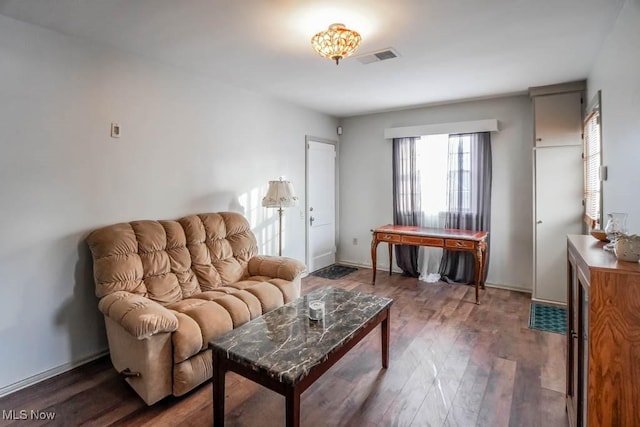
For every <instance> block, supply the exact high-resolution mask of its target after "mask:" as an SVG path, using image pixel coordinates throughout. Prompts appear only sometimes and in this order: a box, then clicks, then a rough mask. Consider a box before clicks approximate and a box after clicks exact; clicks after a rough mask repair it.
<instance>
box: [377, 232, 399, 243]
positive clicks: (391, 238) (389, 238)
mask: <svg viewBox="0 0 640 427" xmlns="http://www.w3.org/2000/svg"><path fill="white" fill-rule="evenodd" d="M378 240H379V241H381V242H391V243H400V240H402V236H400V235H398V234H389V233H378Z"/></svg>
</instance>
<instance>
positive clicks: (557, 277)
mask: <svg viewBox="0 0 640 427" xmlns="http://www.w3.org/2000/svg"><path fill="white" fill-rule="evenodd" d="M584 89H585V84H584V82H576V83H571V84H563V85H554V86H545V87H537V88H530V90H529V93H530V95H531V98H532V102H533V111H534V138H533V139H534V144H533V182H534V188H533V197H534V202H533V256H534V268H533V276H534V277H533V296H532V298H533V299H534V300H537V301H541V302H552V303H559V304H566V302H567V287H566V283H567V261H566V258H567V243H566V242H567V234H580V233H582V217H583V211H584V209H583V206H582V197H583V195H582V191H583V185H582V179H583V178H582V116H583V108H582V107H583V103H582V98H583V94H584Z"/></svg>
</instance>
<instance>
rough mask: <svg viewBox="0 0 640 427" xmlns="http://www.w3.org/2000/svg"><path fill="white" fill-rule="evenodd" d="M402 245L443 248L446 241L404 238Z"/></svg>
mask: <svg viewBox="0 0 640 427" xmlns="http://www.w3.org/2000/svg"><path fill="white" fill-rule="evenodd" d="M402 243H406V244H408V245H421V246H440V247H442V246H443V243H444V241H443V240H442V239H434V238H433V237H418V236H402Z"/></svg>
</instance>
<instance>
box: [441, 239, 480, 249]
mask: <svg viewBox="0 0 640 427" xmlns="http://www.w3.org/2000/svg"><path fill="white" fill-rule="evenodd" d="M445 247H447V248H459V249H473V248H474V247H475V242H473V241H472V240H459V239H447V241H446V243H445Z"/></svg>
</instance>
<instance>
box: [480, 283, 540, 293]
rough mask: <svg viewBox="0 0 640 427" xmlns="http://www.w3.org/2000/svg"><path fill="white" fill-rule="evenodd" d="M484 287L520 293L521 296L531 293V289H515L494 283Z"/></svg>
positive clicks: (486, 284)
mask: <svg viewBox="0 0 640 427" xmlns="http://www.w3.org/2000/svg"><path fill="white" fill-rule="evenodd" d="M484 285H485V286H486V287H487V288H496V289H505V290H507V291H514V292H522V293H523V294H530V293H531V289H525V288H517V287H515V286H508V285H496V284H495V283H488V282H487V283H485V284H484Z"/></svg>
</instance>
